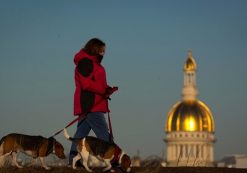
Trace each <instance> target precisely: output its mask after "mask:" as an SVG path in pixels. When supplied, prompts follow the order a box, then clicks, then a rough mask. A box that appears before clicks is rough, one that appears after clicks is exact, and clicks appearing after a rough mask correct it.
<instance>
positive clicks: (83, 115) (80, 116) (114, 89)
mask: <svg viewBox="0 0 247 173" xmlns="http://www.w3.org/2000/svg"><path fill="white" fill-rule="evenodd" d="M117 90H118V88H117V87H114V88H113V90H112V92H111V93H110V94H109V96H110V95H111V94H112V93H113V92H115V91H117ZM109 96H107V98H106V99H109V100H111V99H110V97H109ZM102 100H103V99H102ZM102 100H99V101H98V102H97V103H96V104H95V105H97V104H99V103H100V102H101V101H102ZM107 107H108V105H107ZM88 113H89V112H85V113H83V114H81V115H79V116H78V117H77V118H76V119H74V120H73V121H71V122H70V123H69V124H68V125H67V126H65V127H64V128H68V127H69V126H71V125H73V124H74V123H75V122H77V121H78V120H79V119H80V118H82V117H85V116H86V115H87V114H88ZM108 123H109V130H110V141H112V142H113V133H112V125H111V120H110V113H109V112H108ZM62 131H63V129H61V130H59V131H58V132H56V133H55V134H54V135H52V136H51V137H55V136H57V135H58V134H60V133H61V132H62Z"/></svg>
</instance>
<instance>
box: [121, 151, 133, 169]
mask: <svg viewBox="0 0 247 173" xmlns="http://www.w3.org/2000/svg"><path fill="white" fill-rule="evenodd" d="M121 161H122V162H121V167H122V168H123V169H124V171H126V172H128V170H129V169H130V165H131V160H130V157H129V156H128V155H127V154H124V155H123V157H122V160H121Z"/></svg>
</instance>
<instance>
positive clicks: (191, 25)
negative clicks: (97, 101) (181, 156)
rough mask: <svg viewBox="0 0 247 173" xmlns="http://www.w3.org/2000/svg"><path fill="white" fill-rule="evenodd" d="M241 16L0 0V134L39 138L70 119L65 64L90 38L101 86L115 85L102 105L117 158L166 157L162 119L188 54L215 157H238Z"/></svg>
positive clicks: (240, 7)
mask: <svg viewBox="0 0 247 173" xmlns="http://www.w3.org/2000/svg"><path fill="white" fill-rule="evenodd" d="M246 18H247V1H245V0H236V1H232V0H217V1H213V0H209V1H207V0H189V1H183V0H154V1H148V0H136V1H131V0H126V1H113V0H108V1H79V0H73V1H68V0H53V1H49V0H43V1H33V0H22V1H18V0H0V117H1V119H0V137H2V136H4V135H6V134H8V133H13V132H16V133H23V134H29V135H42V136H45V137H49V136H51V135H53V134H54V133H55V132H57V131H58V130H60V129H63V128H64V127H65V126H66V125H67V124H68V123H69V122H70V121H72V120H73V119H74V118H75V117H74V116H73V93H74V64H73V57H74V54H75V53H77V52H78V51H79V50H80V49H81V48H82V47H83V46H84V45H85V43H86V42H87V41H88V40H89V39H91V38H93V37H98V38H100V39H102V40H103V41H104V42H105V43H106V54H105V56H104V59H103V62H102V64H103V66H104V67H105V69H106V73H107V81H108V84H109V85H114V86H118V87H119V91H118V92H117V93H114V95H113V96H112V100H111V101H110V103H109V106H110V109H111V121H112V127H113V135H114V140H115V142H116V143H117V144H119V146H121V147H122V148H123V149H124V150H125V151H126V153H128V154H129V155H130V156H133V155H136V154H137V152H138V151H139V152H140V157H142V158H143V159H144V158H146V157H148V156H150V155H157V156H160V157H161V156H162V155H163V153H166V148H165V147H166V145H165V143H164V141H163V140H164V138H165V131H164V128H165V124H166V120H167V114H168V112H169V110H170V109H171V107H172V106H173V105H174V104H175V103H176V102H178V101H179V100H181V91H182V85H183V64H184V62H185V60H186V58H187V52H188V50H189V49H191V50H192V54H193V57H194V59H195V60H196V63H197V87H198V91H199V96H198V99H200V100H202V101H203V102H204V103H206V104H207V105H208V107H209V108H210V109H211V111H212V114H213V117H214V121H215V126H216V128H215V137H216V139H217V141H216V143H215V144H214V148H215V160H220V159H221V158H223V157H224V156H226V155H229V154H247V147H246V145H247V134H246V131H247V126H246V122H247V111H246V108H247V100H246V98H247V78H246V74H247V68H246V67H247V48H246V47H247V22H246ZM75 129H76V125H73V126H71V127H69V128H68V131H69V133H70V135H71V136H72V135H73V134H74V132H75ZM90 135H94V134H93V133H91V134H90ZM56 139H57V140H59V141H60V142H61V143H62V144H63V145H64V147H65V149H66V152H69V148H70V142H69V141H66V140H65V139H64V137H63V135H62V134H59V135H58V136H56Z"/></svg>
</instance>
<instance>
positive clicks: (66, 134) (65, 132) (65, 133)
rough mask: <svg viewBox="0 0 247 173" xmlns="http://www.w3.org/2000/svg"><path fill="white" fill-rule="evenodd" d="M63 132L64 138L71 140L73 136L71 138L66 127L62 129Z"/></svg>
mask: <svg viewBox="0 0 247 173" xmlns="http://www.w3.org/2000/svg"><path fill="white" fill-rule="evenodd" d="M63 134H64V137H65V138H66V139H68V140H70V141H73V138H71V137H70V136H69V133H68V131H67V129H66V128H64V129H63Z"/></svg>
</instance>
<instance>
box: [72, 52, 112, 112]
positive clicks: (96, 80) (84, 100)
mask: <svg viewBox="0 0 247 173" xmlns="http://www.w3.org/2000/svg"><path fill="white" fill-rule="evenodd" d="M74 63H75V65H76V68H75V93H74V115H80V114H83V113H86V112H109V109H108V101H107V99H105V98H104V94H105V92H106V89H107V87H108V84H107V81H106V73H105V69H104V67H103V66H102V65H101V64H100V62H99V61H98V59H97V58H96V57H95V56H90V55H88V54H87V53H86V52H84V51H83V50H80V51H79V52H78V53H77V54H76V55H75V57H74Z"/></svg>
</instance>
